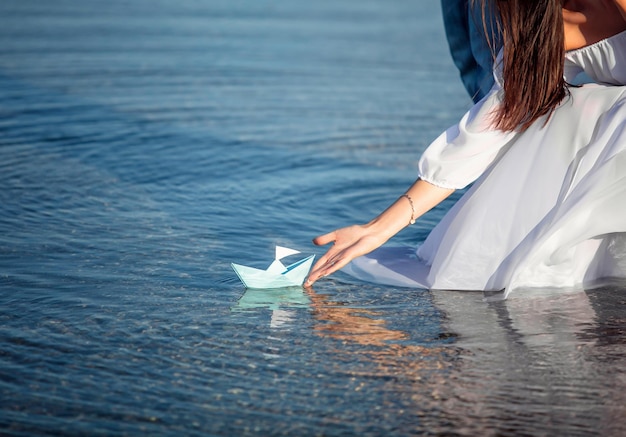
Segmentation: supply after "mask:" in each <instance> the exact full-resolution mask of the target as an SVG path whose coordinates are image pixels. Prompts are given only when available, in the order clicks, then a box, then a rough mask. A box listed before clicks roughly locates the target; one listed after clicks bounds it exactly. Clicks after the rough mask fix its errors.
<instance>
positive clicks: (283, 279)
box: [231, 246, 315, 288]
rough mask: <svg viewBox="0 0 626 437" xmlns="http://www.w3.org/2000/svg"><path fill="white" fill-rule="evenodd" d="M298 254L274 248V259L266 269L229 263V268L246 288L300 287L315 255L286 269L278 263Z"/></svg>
mask: <svg viewBox="0 0 626 437" xmlns="http://www.w3.org/2000/svg"><path fill="white" fill-rule="evenodd" d="M296 253H300V252H298V251H297V250H293V249H288V248H286V247H281V246H276V259H275V260H274V262H273V263H272V264H271V265H270V266H269V267H268V268H267V269H266V270H261V269H255V268H254V267H247V266H242V265H240V264H234V263H231V266H232V268H233V270H234V271H235V273H237V276H239V279H241V282H243V285H245V286H246V287H248V288H281V287H293V286H298V287H299V286H301V285H302V283H303V282H304V278H306V275H307V274H308V273H309V270H310V269H311V265H312V264H313V259H314V258H315V255H311V256H308V257H306V258H304V259H301V260H300V261H298V262H295V263H293V264H291V265H289V266H287V267H285V266H284V265H283V263H281V262H280V260H281V259H283V258H285V257H287V256H289V255H294V254H296Z"/></svg>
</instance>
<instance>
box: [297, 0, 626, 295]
mask: <svg viewBox="0 0 626 437" xmlns="http://www.w3.org/2000/svg"><path fill="white" fill-rule="evenodd" d="M495 5H496V7H497V9H498V12H499V16H500V25H501V36H502V41H503V50H502V51H501V56H500V58H499V59H498V60H497V62H496V63H497V65H498V66H497V68H496V72H495V78H496V84H495V85H494V87H493V89H492V90H491V92H490V93H489V94H488V95H487V96H486V97H485V98H484V99H483V100H481V101H480V102H479V103H478V104H477V105H475V106H474V107H473V108H472V109H471V110H470V111H469V112H468V113H467V114H466V115H465V116H464V117H463V119H462V120H461V121H460V123H459V124H458V125H456V126H453V127H451V128H450V129H448V131H446V132H445V133H444V134H442V136H441V137H439V138H438V139H437V140H435V142H433V144H431V146H430V147H429V148H428V150H427V151H426V152H425V153H424V155H423V156H422V158H421V160H420V163H419V171H420V178H419V179H418V180H417V181H416V182H415V183H414V184H413V185H412V186H411V187H410V188H409V189H408V190H407V192H406V193H405V194H404V195H402V196H401V197H400V198H398V200H397V201H396V202H395V203H393V204H392V205H391V206H390V207H389V208H388V209H387V210H385V211H384V212H383V213H382V214H380V215H379V216H378V217H376V218H375V219H374V220H372V221H371V222H369V223H368V224H365V225H354V226H350V227H347V228H343V229H339V230H336V231H333V232H331V233H328V234H325V235H322V236H319V237H317V238H315V239H314V243H315V244H317V245H324V244H328V243H331V242H333V243H334V244H333V246H332V247H331V248H330V249H329V250H328V252H327V253H326V254H325V255H324V256H322V257H321V258H320V260H319V261H318V262H317V263H316V265H315V266H314V267H313V270H312V271H311V274H310V275H309V278H308V280H307V283H306V285H311V284H313V283H314V282H315V281H316V280H317V279H319V278H320V277H323V276H327V275H329V274H331V273H333V272H335V271H336V270H338V269H341V268H344V267H346V266H348V268H346V271H347V272H348V273H350V274H353V275H355V276H358V277H361V278H363V279H369V280H372V281H374V282H379V283H386V284H391V285H404V286H416V287H426V288H430V289H456V290H484V291H500V290H505V296H506V295H508V293H510V292H511V291H512V290H514V289H516V288H522V287H534V286H537V287H552V286H556V287H579V286H582V285H588V284H589V283H592V282H593V281H596V280H599V279H601V278H605V277H613V276H617V277H626V237H624V235H626V211H624V210H623V209H621V208H622V206H621V205H624V204H626V203H624V202H626V176H623V175H626V131H624V129H623V124H625V123H626V89H625V88H621V87H615V86H606V85H597V84H585V85H584V86H580V87H573V86H568V82H569V83H579V82H581V81H582V82H585V81H586V80H585V79H584V77H585V74H586V75H587V76H591V78H592V79H593V80H595V81H596V82H607V83H611V84H625V83H626V77H622V76H626V59H622V54H623V53H626V33H624V31H626V19H625V18H624V17H625V16H626V13H625V10H626V0H565V1H563V2H560V1H558V0H537V1H534V2H532V1H524V0H496V1H495ZM563 59H565V64H564V62H563ZM583 73H585V74H583ZM581 77H583V79H581ZM472 182H475V183H474V184H473V186H472V187H471V189H470V190H468V192H467V193H466V194H465V195H464V196H463V198H461V199H460V200H459V202H457V204H456V205H455V206H454V207H453V208H452V209H451V210H450V211H449V213H448V214H447V215H446V216H445V217H444V218H443V220H442V221H441V223H439V224H438V225H437V226H436V227H435V229H433V231H432V232H431V234H430V235H429V237H428V238H427V240H426V241H425V242H424V244H423V245H422V246H420V248H419V249H418V250H417V253H416V254H415V253H412V254H410V255H409V256H407V253H406V249H397V248H381V249H378V250H376V251H375V252H373V253H371V254H370V255H368V256H363V255H365V254H368V253H370V252H372V251H373V250H375V249H377V248H379V247H380V246H381V245H382V244H384V243H385V242H386V241H387V240H388V239H389V238H391V237H392V236H393V235H395V234H396V233H397V232H399V231H400V230H401V229H403V228H404V227H406V226H407V225H408V224H409V223H413V222H414V221H415V219H416V218H418V217H419V216H421V215H422V214H424V213H425V212H426V211H428V210H430V209H431V208H433V207H434V206H435V205H437V204H438V203H440V202H441V201H442V200H443V199H445V198H446V197H447V196H449V195H450V194H451V193H452V192H453V191H454V190H455V189H458V188H463V187H465V186H467V185H469V184H470V183H472ZM415 255H417V256H415ZM352 260H354V262H352V263H350V261H352ZM348 263H350V264H349V265H348Z"/></svg>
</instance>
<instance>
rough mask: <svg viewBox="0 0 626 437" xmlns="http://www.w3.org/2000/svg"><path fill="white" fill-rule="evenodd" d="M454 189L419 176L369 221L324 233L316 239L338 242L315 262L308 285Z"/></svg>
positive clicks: (387, 236)
mask: <svg viewBox="0 0 626 437" xmlns="http://www.w3.org/2000/svg"><path fill="white" fill-rule="evenodd" d="M452 192H454V190H453V189H450V188H441V187H437V186H435V185H432V184H430V183H429V182H426V181H423V180H420V179H418V180H417V181H416V182H415V183H414V184H413V185H411V187H410V188H409V189H408V190H407V192H406V193H405V194H404V195H402V196H400V197H399V198H398V200H396V201H395V202H394V203H393V204H392V205H391V206H390V207H389V208H387V209H386V210H385V211H383V213H382V214H380V215H379V216H378V217H376V218H375V219H374V220H372V221H371V222H369V223H368V224H366V225H353V226H348V227H347V228H341V229H337V230H336V231H333V232H331V233H328V234H325V235H320V236H319V237H316V238H314V239H313V243H315V244H316V245H318V246H323V245H325V244H328V243H334V244H333V245H332V246H331V248H330V249H328V252H326V254H324V256H322V257H321V258H320V259H319V260H318V261H317V262H316V263H315V265H314V266H313V269H312V270H311V273H310V274H309V277H308V279H307V280H306V282H305V283H304V286H305V287H310V286H311V285H313V283H314V282H315V281H317V280H318V279H319V278H322V277H324V276H328V275H330V274H331V273H334V272H336V271H337V270H339V269H341V268H342V267H344V266H345V265H346V264H348V263H349V262H350V261H352V260H353V259H354V258H356V257H359V256H361V255H365V254H366V253H370V252H371V251H372V250H374V249H378V248H379V247H380V246H382V245H383V244H384V243H385V242H386V241H387V240H389V239H390V238H391V237H393V236H394V235H396V234H397V233H398V232H399V231H400V230H401V229H403V228H405V227H406V226H407V225H408V224H409V223H413V221H414V220H415V219H416V218H418V217H420V216H421V215H422V214H424V213H425V212H426V211H428V210H430V209H431V208H432V207H434V206H435V205H438V204H439V203H440V202H441V201H442V200H443V199H445V198H446V197H448V196H449V195H450V194H452Z"/></svg>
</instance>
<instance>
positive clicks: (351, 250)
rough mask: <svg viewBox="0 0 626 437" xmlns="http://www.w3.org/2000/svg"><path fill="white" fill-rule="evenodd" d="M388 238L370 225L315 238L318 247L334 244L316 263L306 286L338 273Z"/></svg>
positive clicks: (338, 230)
mask: <svg viewBox="0 0 626 437" xmlns="http://www.w3.org/2000/svg"><path fill="white" fill-rule="evenodd" d="M387 238H388V237H385V236H383V235H382V234H381V233H380V232H376V230H374V229H373V227H372V226H370V225H353V226H348V227H346V228H341V229H337V230H336V231H333V232H330V233H328V234H325V235H320V236H319V237H316V238H314V239H313V243H314V244H315V245H317V246H323V245H325V244H328V243H334V244H333V245H332V246H331V248H330V249H328V252H326V254H324V256H322V257H321V258H320V259H319V260H318V261H317V262H316V263H315V265H314V266H313V269H312V270H311V273H310V274H309V277H308V279H307V281H306V282H305V284H304V285H305V286H306V287H310V286H311V285H313V283H314V282H315V281H317V280H318V279H319V278H322V277H324V276H328V275H330V274H331V273H334V272H336V271H337V270H339V269H341V268H343V267H344V266H345V265H346V264H348V263H349V262H350V261H352V260H353V259H354V258H356V257H359V256H361V255H365V254H366V253H369V252H371V251H372V250H374V249H377V248H378V247H380V246H381V245H382V244H383V243H384V242H385V241H387Z"/></svg>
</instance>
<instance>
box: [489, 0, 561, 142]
mask: <svg viewBox="0 0 626 437" xmlns="http://www.w3.org/2000/svg"><path fill="white" fill-rule="evenodd" d="M481 1H482V3H483V4H482V6H483V14H485V15H486V14H488V13H489V11H491V12H493V7H494V5H495V7H496V8H497V12H498V13H499V14H498V16H497V18H498V19H497V22H498V25H497V29H498V31H499V32H500V35H499V36H500V38H501V41H502V45H503V59H502V72H503V82H504V84H503V87H504V96H503V100H502V105H501V106H500V107H499V109H498V110H497V112H496V113H495V114H494V125H495V127H496V128H498V129H501V130H503V131H514V130H519V131H524V130H526V129H527V128H528V127H529V126H530V125H531V124H533V123H534V122H535V121H536V120H537V119H538V118H540V117H542V116H544V115H546V114H548V115H549V114H551V113H552V111H553V110H554V109H555V108H556V107H557V106H558V105H559V104H560V103H561V101H562V100H563V98H564V97H565V96H567V94H568V91H567V86H566V85H567V84H566V82H565V80H564V79H563V61H564V56H565V36H564V33H563V9H562V2H561V0H481Z"/></svg>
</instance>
